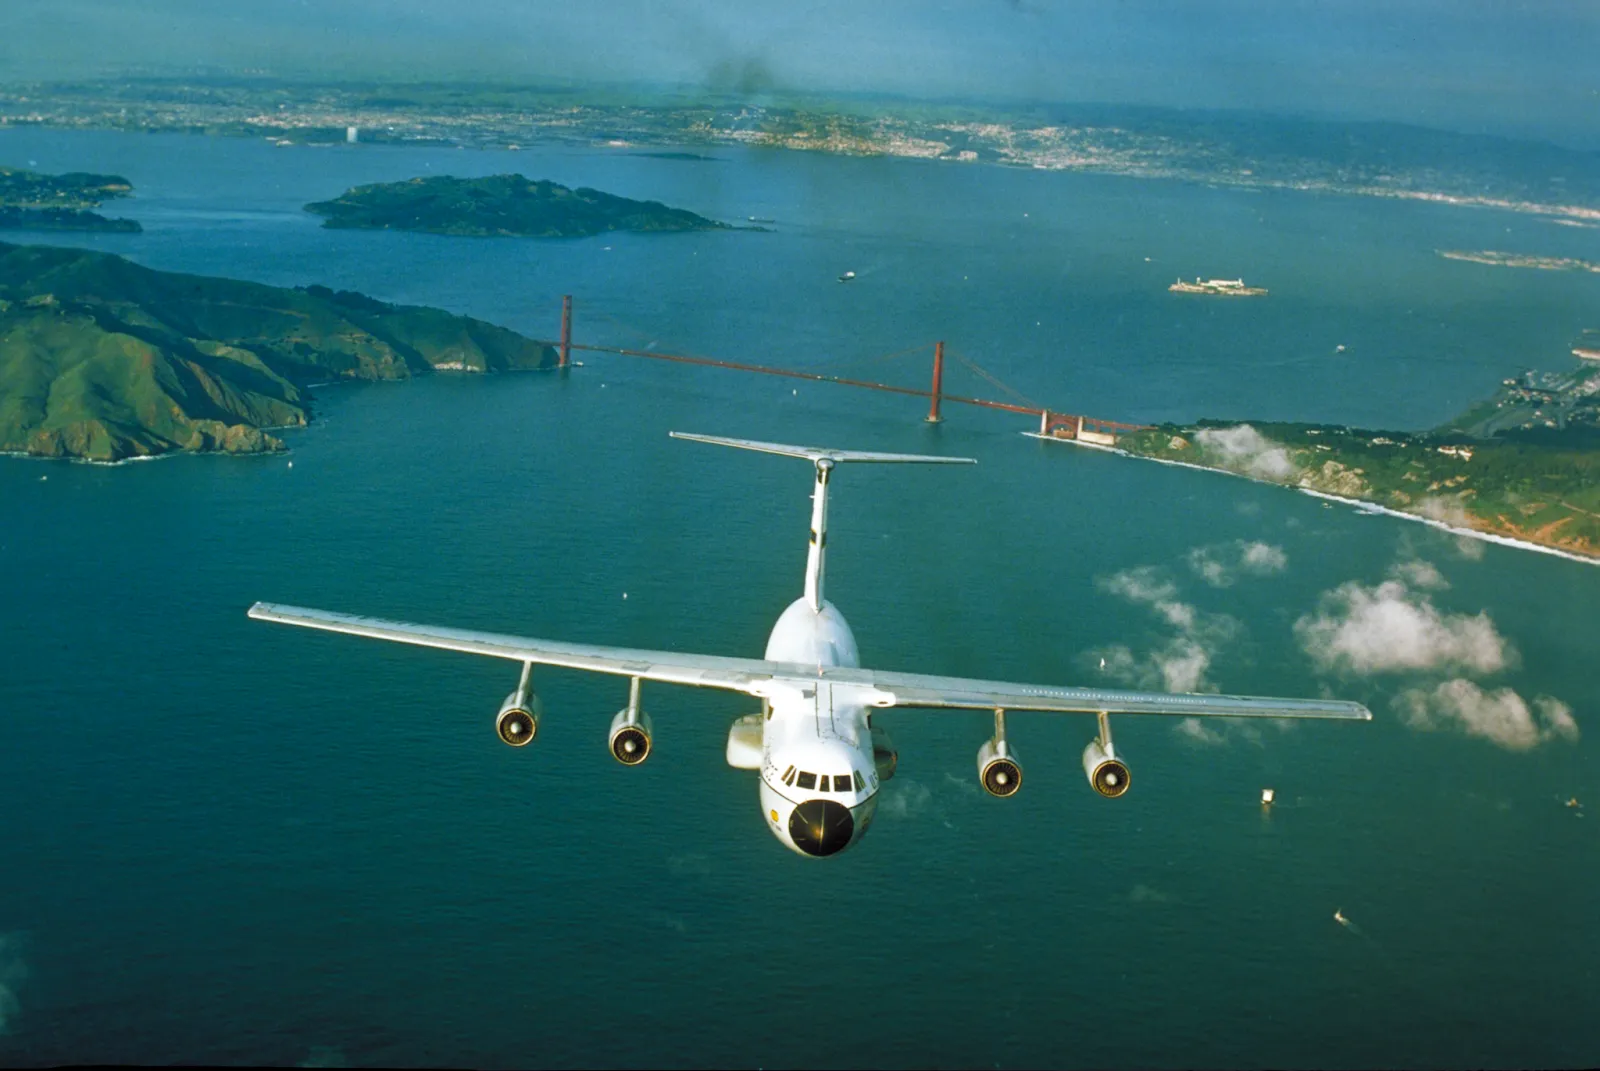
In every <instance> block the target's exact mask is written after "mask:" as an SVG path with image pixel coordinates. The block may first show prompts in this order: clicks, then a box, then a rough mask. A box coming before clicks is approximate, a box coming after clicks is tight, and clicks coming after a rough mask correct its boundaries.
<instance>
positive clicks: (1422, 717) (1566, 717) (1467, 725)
mask: <svg viewBox="0 0 1600 1071" xmlns="http://www.w3.org/2000/svg"><path fill="white" fill-rule="evenodd" d="M1395 707H1396V709H1398V710H1399V712H1400V715H1401V717H1403V718H1404V719H1405V722H1406V724H1407V725H1409V726H1411V727H1412V728H1414V729H1425V730H1426V729H1460V730H1463V731H1465V732H1466V733H1467V734H1468V735H1469V736H1481V737H1483V738H1484V739H1486V740H1489V741H1492V742H1493V743H1496V744H1498V745H1500V746H1501V747H1503V748H1509V749H1510V750H1512V751H1526V750H1528V749H1529V748H1532V747H1535V746H1537V745H1539V744H1542V743H1544V742H1545V741H1547V740H1552V739H1556V738H1560V739H1563V740H1569V741H1570V740H1576V739H1578V723H1577V722H1576V721H1575V720H1574V719H1573V717H1572V708H1571V707H1569V706H1567V704H1565V703H1563V702H1562V701H1561V700H1559V699H1555V698H1552V697H1551V696H1548V695H1541V696H1536V697H1535V698H1534V700H1533V703H1532V706H1531V709H1530V706H1529V704H1528V703H1527V702H1526V701H1525V700H1524V699H1523V698H1522V696H1520V695H1518V694H1517V693H1516V692H1514V691H1512V690H1511V689H1510V688H1501V689H1499V690H1497V691H1485V690H1483V689H1482V688H1479V687H1478V686H1477V685H1476V684H1474V683H1472V682H1471V681H1469V680H1465V679H1463V678H1460V677H1458V678H1456V679H1455V680H1449V681H1445V682H1444V683H1443V684H1441V685H1439V686H1438V687H1437V688H1434V689H1433V690H1432V691H1429V690H1427V689H1424V688H1412V689H1408V690H1407V691H1404V692H1402V693H1400V695H1399V696H1397V697H1396V698H1395Z"/></svg>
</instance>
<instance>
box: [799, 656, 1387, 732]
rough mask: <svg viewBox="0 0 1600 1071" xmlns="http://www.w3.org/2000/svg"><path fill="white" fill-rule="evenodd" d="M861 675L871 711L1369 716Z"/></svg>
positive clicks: (1315, 703)
mask: <svg viewBox="0 0 1600 1071" xmlns="http://www.w3.org/2000/svg"><path fill="white" fill-rule="evenodd" d="M842 673H864V674H865V675H866V676H867V677H868V678H870V681H871V684H872V687H873V688H874V689H875V690H876V691H878V692H881V693H883V694H884V695H886V696H888V697H889V702H887V703H879V704H877V705H882V706H892V707H929V708H935V709H952V710H995V709H1001V710H1038V711H1052V712H1060V713H1082V714H1095V713H1106V714H1177V715H1180V716H1204V715H1215V716H1220V717H1230V718H1343V719H1349V720H1354V721H1370V720H1371V718H1372V712H1371V711H1370V710H1368V709H1367V708H1366V707H1364V706H1362V705H1361V704H1360V703H1352V702H1348V701H1346V700H1340V699H1276V698H1270V697H1263V696H1245V695H1202V694H1197V693H1192V692H1130V691H1123V690H1120V689H1111V688H1052V687H1047V686H1044V685H1038V684H1015V683H1011V682H1009V681H981V680H971V679H969V678H966V677H935V676H931V675H928V674H924V673H892V672H889V673H886V672H877V671H863V670H834V669H829V670H828V671H827V673H826V677H827V678H828V679H832V680H837V679H838V675H840V674H842Z"/></svg>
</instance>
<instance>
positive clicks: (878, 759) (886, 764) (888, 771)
mask: <svg viewBox="0 0 1600 1071" xmlns="http://www.w3.org/2000/svg"><path fill="white" fill-rule="evenodd" d="M872 765H873V768H874V769H876V770H877V771H878V780H879V781H887V780H889V779H890V778H891V777H893V776H894V771H895V768H896V767H898V766H899V765H900V752H898V751H896V750H895V749H894V741H893V740H891V739H889V734H888V733H887V732H885V731H884V730H882V729H880V728H878V727H877V726H876V725H874V726H873V727H872Z"/></svg>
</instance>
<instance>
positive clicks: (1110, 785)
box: [1083, 739, 1128, 800]
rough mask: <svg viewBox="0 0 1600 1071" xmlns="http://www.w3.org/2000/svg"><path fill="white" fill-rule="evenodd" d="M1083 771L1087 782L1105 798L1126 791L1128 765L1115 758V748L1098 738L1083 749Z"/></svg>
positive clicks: (1114, 796)
mask: <svg viewBox="0 0 1600 1071" xmlns="http://www.w3.org/2000/svg"><path fill="white" fill-rule="evenodd" d="M1083 772H1084V773H1085V774H1086V775H1087V776H1088V778H1089V784H1090V785H1092V786H1093V787H1094V790H1095V791H1096V792H1098V793H1100V795H1102V796H1104V797H1106V799H1113V800H1114V799H1116V798H1117V797H1118V796H1120V795H1122V794H1123V793H1124V792H1126V791H1128V767H1127V765H1126V764H1125V763H1124V762H1123V761H1122V760H1121V759H1119V758H1117V753H1116V749H1115V748H1114V747H1112V746H1111V745H1109V744H1104V745H1102V744H1101V743H1100V741H1099V740H1098V739H1095V740H1091V741H1089V746H1088V747H1086V748H1084V749H1083Z"/></svg>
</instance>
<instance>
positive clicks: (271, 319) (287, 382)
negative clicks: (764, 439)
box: [0, 242, 555, 461]
mask: <svg viewBox="0 0 1600 1071" xmlns="http://www.w3.org/2000/svg"><path fill="white" fill-rule="evenodd" d="M554 362H555V353H554V351H552V350H551V349H550V348H549V347H548V346H541V345H538V344H536V343H534V342H531V341H529V340H528V339H526V338H523V337H522V336H521V335H518V334H516V333H515V332H512V331H508V330H506V329H505V328H502V327H496V326H494V325H492V324H487V323H484V322H483V321H481V320H474V319H471V318H470V317H466V316H455V315H452V314H450V313H448V312H444V311H441V310H439V309H430V308H421V307H416V306H406V305H389V304H386V303H384V302H381V301H377V300H374V299H372V298H369V297H366V296H364V295H361V294H355V293H350V292H347V291H338V292H336V291H333V290H329V289H327V288H326V287H320V286H311V287H306V288H297V289H292V290H291V289H284V288H282V287H274V286H264V285H262V284H259V283H249V282H241V281H238V280H233V279H218V278H211V277H207V276H200V275H180V274H175V273H172V272H160V271H154V270H152V269H149V268H144V267H140V266H139V265H137V264H134V263H133V262H131V261H129V260H126V259H124V258H122V257H118V256H113V255H111V254H107V253H95V252H90V251H86V250H77V249H62V248H57V247H53V246H18V245H9V244H6V243H3V242H0V452H8V453H22V454H31V455H35V456H41V457H72V458H82V459H87V460H93V461H119V460H123V459H126V458H132V457H149V456H154V455H158V454H165V453H170V452H172V451H180V450H189V451H221V452H227V453H257V452H263V451H272V450H281V449H283V444H282V443H281V442H280V441H279V440H277V439H276V438H274V437H273V436H271V435H269V434H267V433H266V430H265V429H269V428H273V427H285V426H298V425H304V424H305V423H306V421H307V420H308V419H309V416H310V396H309V394H308V392H307V389H306V388H307V386H308V385H309V384H312V383H317V382H326V381H328V380H341V379H347V380H387V379H405V378H408V377H411V376H415V375H425V374H428V373H431V372H433V371H434V370H435V369H440V368H443V369H451V370H462V371H478V372H484V371H507V370H513V369H530V368H541V367H548V366H550V365H552V364H554Z"/></svg>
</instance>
